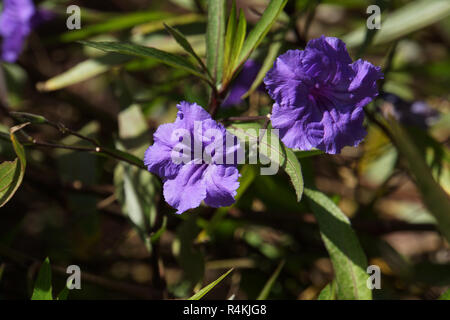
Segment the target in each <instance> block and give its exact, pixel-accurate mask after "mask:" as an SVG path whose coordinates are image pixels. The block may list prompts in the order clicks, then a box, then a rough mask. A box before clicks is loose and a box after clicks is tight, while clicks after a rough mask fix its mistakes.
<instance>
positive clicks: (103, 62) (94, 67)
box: [36, 53, 132, 91]
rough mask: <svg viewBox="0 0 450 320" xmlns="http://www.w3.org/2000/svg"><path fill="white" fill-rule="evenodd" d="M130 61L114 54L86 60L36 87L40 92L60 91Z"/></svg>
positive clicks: (127, 57)
mask: <svg viewBox="0 0 450 320" xmlns="http://www.w3.org/2000/svg"><path fill="white" fill-rule="evenodd" d="M131 59H132V57H130V56H124V55H120V54H116V53H110V54H106V55H104V56H102V57H98V58H93V59H88V60H85V61H83V62H80V63H79V64H77V65H75V66H74V67H72V68H70V69H69V70H67V71H65V72H63V73H61V74H59V75H57V76H55V77H53V78H50V79H49V80H47V81H45V82H38V83H37V85H36V87H37V89H38V90H40V91H54V90H58V89H62V88H65V87H68V86H70V85H73V84H76V83H79V82H82V81H85V80H87V79H90V78H92V77H95V76H97V75H99V74H102V73H104V72H106V71H108V70H109V69H110V68H112V67H114V66H119V65H122V64H124V63H125V62H127V61H130V60H131Z"/></svg>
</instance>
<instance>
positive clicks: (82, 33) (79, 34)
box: [59, 10, 172, 42]
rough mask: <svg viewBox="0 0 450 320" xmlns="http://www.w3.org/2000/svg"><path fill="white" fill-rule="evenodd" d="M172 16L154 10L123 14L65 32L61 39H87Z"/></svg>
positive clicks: (68, 40) (63, 40)
mask: <svg viewBox="0 0 450 320" xmlns="http://www.w3.org/2000/svg"><path fill="white" fill-rule="evenodd" d="M171 16H172V14H170V13H167V12H155V11H154V10H151V11H145V12H133V13H128V14H121V15H120V16H118V17H114V18H109V19H108V20H107V21H105V22H101V23H97V24H94V25H90V26H83V28H81V29H79V30H73V31H68V32H66V33H63V34H62V35H61V36H60V37H59V41H62V42H72V41H77V40H81V39H86V38H88V37H91V36H93V35H97V34H101V33H106V32H113V31H119V30H123V29H127V28H132V27H134V26H136V25H138V24H142V23H145V22H149V21H161V20H164V19H166V18H169V17H171Z"/></svg>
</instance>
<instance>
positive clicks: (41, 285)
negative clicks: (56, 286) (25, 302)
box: [31, 257, 53, 300]
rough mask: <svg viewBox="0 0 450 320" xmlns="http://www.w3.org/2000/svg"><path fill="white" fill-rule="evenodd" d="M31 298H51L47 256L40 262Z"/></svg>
mask: <svg viewBox="0 0 450 320" xmlns="http://www.w3.org/2000/svg"><path fill="white" fill-rule="evenodd" d="M31 300H53V296H52V269H51V268H50V260H49V258H48V257H47V258H46V259H45V261H44V262H43V263H42V266H41V269H40V270H39V273H38V276H37V278H36V282H35V284H34V289H33V295H32V296H31Z"/></svg>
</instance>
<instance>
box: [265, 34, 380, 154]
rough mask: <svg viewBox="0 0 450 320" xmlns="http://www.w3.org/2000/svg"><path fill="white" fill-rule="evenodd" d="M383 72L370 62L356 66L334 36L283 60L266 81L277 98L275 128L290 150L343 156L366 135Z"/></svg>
mask: <svg viewBox="0 0 450 320" xmlns="http://www.w3.org/2000/svg"><path fill="white" fill-rule="evenodd" d="M382 77H383V74H382V73H381V71H380V68H379V67H375V66H373V65H372V64H370V63H369V62H367V61H364V60H361V59H360V60H357V61H355V62H353V63H352V60H351V58H350V56H349V55H348V52H347V49H346V47H345V43H344V42H342V41H341V40H340V39H337V38H332V37H324V36H322V37H320V38H318V39H314V40H311V41H309V42H308V44H307V46H306V49H305V50H303V51H301V50H289V51H287V52H286V53H284V54H283V55H281V56H279V57H278V58H277V59H276V61H275V63H274V66H273V68H272V69H271V70H270V71H269V72H268V73H267V75H266V77H265V79H264V83H265V84H266V88H267V90H268V92H269V94H270V96H271V97H272V99H274V100H275V103H274V105H273V110H272V117H271V120H272V126H273V127H274V128H277V129H279V130H280V138H281V140H282V141H283V142H284V144H285V145H286V146H288V147H290V148H298V149H301V150H310V149H312V148H317V149H320V150H322V151H325V152H326V153H331V154H335V153H339V152H340V150H341V149H342V148H343V147H344V146H347V145H349V146H357V145H358V144H359V143H360V142H361V141H362V140H363V138H364V137H365V135H366V131H365V130H364V128H363V125H362V123H363V120H364V111H363V107H364V106H365V105H367V104H368V103H369V102H370V101H372V99H373V98H374V97H375V96H376V95H377V94H378V89H377V86H376V81H377V80H378V79H381V78H382Z"/></svg>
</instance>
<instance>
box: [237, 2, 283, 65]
mask: <svg viewBox="0 0 450 320" xmlns="http://www.w3.org/2000/svg"><path fill="white" fill-rule="evenodd" d="M286 3H287V0H272V1H270V3H269V5H268V6H267V8H266V10H264V13H263V15H262V17H261V19H260V20H259V21H258V23H257V24H256V26H255V27H254V28H253V29H252V31H250V33H249V34H248V37H247V39H246V40H245V42H244V45H243V47H242V50H241V53H240V55H239V58H238V61H237V63H236V65H235V69H237V68H239V67H240V66H241V65H242V64H243V63H244V62H245V60H247V58H248V57H249V56H250V54H251V53H252V52H253V50H255V49H256V47H258V45H259V44H260V42H261V41H262V39H263V38H264V36H265V35H266V34H267V33H268V32H269V30H270V28H271V27H272V25H273V24H274V23H275V21H276V19H277V17H278V16H279V14H280V13H281V12H282V11H283V8H284V6H285V5H286Z"/></svg>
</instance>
